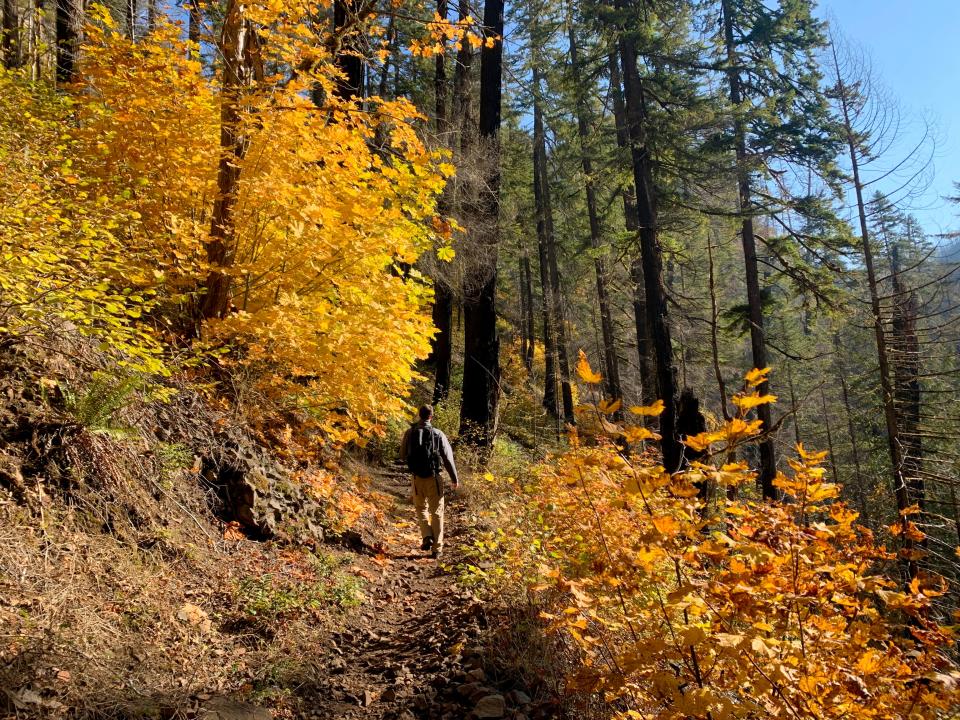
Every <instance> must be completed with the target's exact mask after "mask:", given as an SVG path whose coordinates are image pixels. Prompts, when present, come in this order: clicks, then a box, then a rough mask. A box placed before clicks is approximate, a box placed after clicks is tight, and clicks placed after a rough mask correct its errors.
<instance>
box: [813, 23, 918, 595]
mask: <svg viewBox="0 0 960 720" xmlns="http://www.w3.org/2000/svg"><path fill="white" fill-rule="evenodd" d="M831 59H832V65H833V67H832V69H833V71H834V75H835V79H836V85H835V86H834V87H833V89H832V91H831V95H832V97H833V98H834V101H835V103H836V105H837V109H838V110H839V113H840V119H841V121H842V123H843V135H844V140H845V141H846V145H847V151H848V153H849V159H850V183H851V185H852V186H853V191H854V197H855V199H856V207H857V218H858V220H859V225H860V247H861V250H862V252H863V264H864V270H865V271H866V276H867V289H868V292H869V296H870V314H871V320H872V325H873V332H874V339H875V341H876V350H877V362H878V365H879V375H880V399H881V403H882V405H883V417H884V422H885V424H886V431H887V450H888V452H889V454H890V468H891V471H892V474H893V492H894V498H895V499H896V505H897V510H898V511H899V512H900V513H903V511H905V510H906V509H907V508H908V507H909V506H910V496H909V492H908V489H907V478H906V475H905V473H904V469H905V468H904V458H903V443H902V440H901V437H900V418H899V417H898V414H897V407H896V395H895V391H894V385H893V377H892V372H891V368H890V358H889V354H888V349H887V348H888V345H887V332H886V328H885V327H884V322H883V308H882V306H881V302H880V289H879V283H878V279H877V272H876V268H875V265H874V257H873V243H872V240H871V234H870V227H869V225H868V223H867V204H866V200H865V198H864V182H863V178H862V177H861V175H860V164H861V160H862V159H863V158H864V157H867V156H869V153H870V150H871V148H870V146H869V144H870V143H871V142H872V141H873V138H871V137H870V133H869V131H868V130H869V129H868V128H864V127H857V124H856V123H857V118H858V117H860V116H861V113H862V111H863V110H864V109H865V107H866V98H865V97H864V96H863V95H862V94H861V92H862V89H863V88H862V86H861V85H860V84H859V83H857V82H856V81H854V82H853V83H852V84H851V82H850V78H848V77H844V67H843V64H842V63H841V60H840V52H839V49H838V47H837V41H836V38H831ZM901 522H902V524H903V528H904V530H905V529H906V527H907V522H908V518H907V517H906V516H904V515H901ZM901 542H902V555H901V557H902V559H903V562H904V565H905V567H906V570H907V575H908V577H909V578H911V579H912V578H914V577H916V576H917V573H918V572H919V567H918V564H917V557H916V553H915V550H914V544H915V543H914V541H913V539H912V538H911V536H910V534H909V533H907V532H902V533H901Z"/></svg>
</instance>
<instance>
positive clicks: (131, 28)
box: [124, 0, 137, 42]
mask: <svg viewBox="0 0 960 720" xmlns="http://www.w3.org/2000/svg"><path fill="white" fill-rule="evenodd" d="M124 12H125V16H124V21H125V24H126V26H127V37H129V38H130V39H131V40H132V41H133V42H136V41H137V0H126V2H125V3H124Z"/></svg>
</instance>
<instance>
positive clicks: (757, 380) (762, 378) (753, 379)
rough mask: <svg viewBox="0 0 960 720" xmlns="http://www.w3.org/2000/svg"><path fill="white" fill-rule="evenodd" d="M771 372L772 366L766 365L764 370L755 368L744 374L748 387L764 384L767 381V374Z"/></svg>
mask: <svg viewBox="0 0 960 720" xmlns="http://www.w3.org/2000/svg"><path fill="white" fill-rule="evenodd" d="M769 374H770V368H768V367H765V368H763V369H762V370H761V369H759V368H754V369H753V370H751V371H750V372H748V373H747V374H746V375H745V376H744V380H745V382H746V384H747V386H748V387H751V388H755V387H758V386H760V385H763V383H765V382H766V381H767V376H768V375H769Z"/></svg>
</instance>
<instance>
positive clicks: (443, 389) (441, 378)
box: [430, 282, 453, 403]
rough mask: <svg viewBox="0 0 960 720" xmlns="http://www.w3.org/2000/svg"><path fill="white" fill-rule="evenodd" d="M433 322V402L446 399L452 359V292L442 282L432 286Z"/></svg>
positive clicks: (448, 391) (431, 359) (448, 390)
mask: <svg viewBox="0 0 960 720" xmlns="http://www.w3.org/2000/svg"><path fill="white" fill-rule="evenodd" d="M433 292H434V298H433V324H434V325H435V326H436V327H437V335H436V337H435V338H434V339H433V349H432V351H431V354H430V361H431V362H432V363H433V364H434V366H435V368H436V369H435V374H434V382H433V402H434V403H439V402H441V401H443V400H446V399H447V397H448V396H449V394H450V374H451V368H452V361H453V347H452V345H453V344H452V338H453V294H452V293H451V292H450V289H449V288H448V287H447V286H446V284H445V283H443V282H437V283H435V284H434V288H433Z"/></svg>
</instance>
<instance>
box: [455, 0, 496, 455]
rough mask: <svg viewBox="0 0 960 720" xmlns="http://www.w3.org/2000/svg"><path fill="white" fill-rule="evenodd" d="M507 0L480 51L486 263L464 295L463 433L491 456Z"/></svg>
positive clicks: (490, 21)
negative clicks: (472, 290)
mask: <svg viewBox="0 0 960 720" xmlns="http://www.w3.org/2000/svg"><path fill="white" fill-rule="evenodd" d="M503 1H504V0H487V1H486V3H485V5H484V12H483V24H484V27H485V28H486V29H487V32H489V33H491V34H493V35H495V36H497V41H496V42H495V43H494V44H493V47H487V46H486V45H484V48H483V50H482V51H481V54H480V138H481V140H482V142H483V143H484V148H483V149H484V155H485V156H486V162H487V163H489V164H488V165H486V169H487V173H486V187H485V188H484V193H483V200H482V202H481V207H480V211H481V212H480V216H481V217H480V221H481V222H480V225H479V227H480V231H479V233H480V234H481V237H480V238H478V241H479V243H480V245H481V246H482V247H484V250H485V251H486V252H485V258H486V263H485V265H486V267H485V268H483V272H484V277H483V278H482V285H481V287H480V290H479V292H478V293H477V294H476V295H475V296H473V297H469V298H465V300H464V308H463V317H464V336H465V337H464V368H463V401H462V403H461V405H460V434H461V436H463V437H464V438H466V439H467V441H468V442H471V443H473V444H474V445H476V446H477V447H478V449H479V450H480V456H481V460H482V461H483V462H486V460H488V459H489V456H490V452H491V451H492V450H493V439H494V436H495V434H496V424H497V408H498V405H499V401H500V357H499V354H500V341H499V339H498V337H497V306H496V291H497V246H498V243H499V235H500V102H501V95H502V86H503V79H502V72H503V44H502V42H501V40H500V38H502V37H503Z"/></svg>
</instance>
